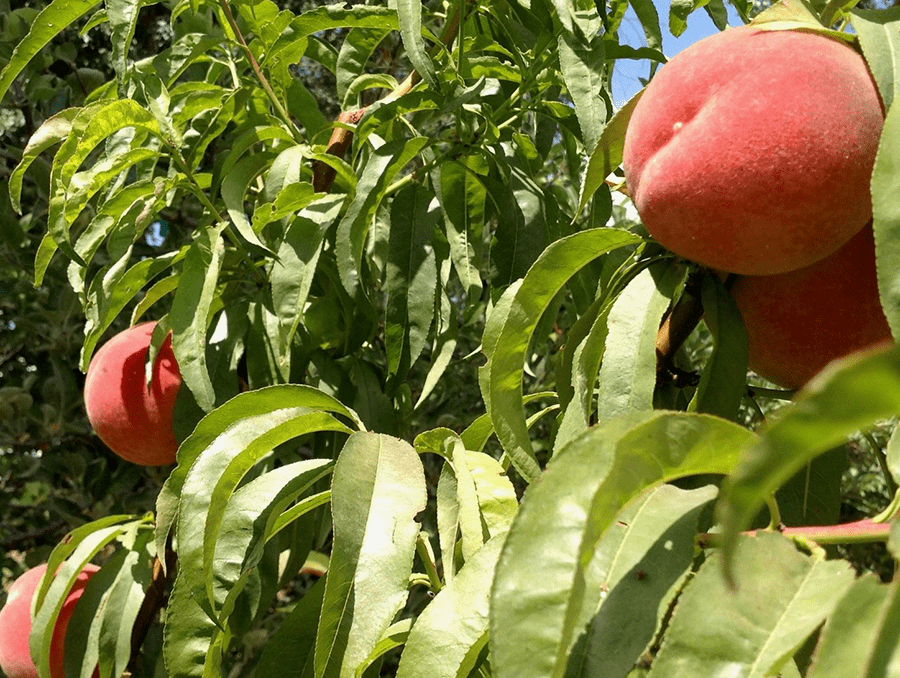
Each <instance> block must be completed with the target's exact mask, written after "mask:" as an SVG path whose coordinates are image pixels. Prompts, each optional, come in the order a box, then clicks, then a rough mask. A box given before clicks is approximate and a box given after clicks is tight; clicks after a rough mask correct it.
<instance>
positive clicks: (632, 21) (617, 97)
mask: <svg viewBox="0 0 900 678" xmlns="http://www.w3.org/2000/svg"><path fill="white" fill-rule="evenodd" d="M654 4H655V5H656V11H657V12H658V13H659V23H660V28H661V29H662V36H663V54H665V55H666V56H667V57H669V58H671V57H673V56H675V55H676V54H678V52H680V51H681V50H683V49H684V48H685V47H688V46H689V45H692V44H693V43H695V42H697V41H698V40H700V39H701V38H705V37H706V36H708V35H712V34H713V33H717V32H718V29H717V28H716V26H715V24H713V22H712V19H710V18H709V15H708V14H707V13H706V12H705V11H704V10H702V9H698V10H697V11H695V12H694V13H693V14H691V15H690V17H688V24H687V30H686V31H685V32H684V33H682V34H681V36H679V37H677V38H676V37H674V36H672V34H671V33H670V32H669V0H654ZM726 6H727V7H728V16H729V24H730V25H732V26H740V25H741V20H740V19H739V18H738V16H737V14H736V13H735V12H734V10H733V9H732V7H731V5H729V4H728V3H726ZM619 39H620V41H621V42H622V43H623V44H628V45H632V46H634V47H641V46H644V45H646V44H647V43H646V40H645V39H644V31H643V29H642V28H641V23H640V22H639V21H638V18H637V16H635V13H634V10H633V9H631V7H629V8H628V11H627V12H626V13H625V18H624V20H623V21H622V26H621V28H620V29H619ZM648 74H649V66H648V62H646V61H632V60H628V59H621V60H619V62H618V63H617V64H616V69H615V72H614V75H613V103H614V104H615V107H616V108H619V107H620V106H621V105H622V104H623V103H625V102H626V101H627V100H628V99H629V98H631V96H632V95H634V94H635V93H636V92H637V91H638V90H639V89H640V88H641V86H642V85H641V82H640V80H639V78H646V77H647V75H648Z"/></svg>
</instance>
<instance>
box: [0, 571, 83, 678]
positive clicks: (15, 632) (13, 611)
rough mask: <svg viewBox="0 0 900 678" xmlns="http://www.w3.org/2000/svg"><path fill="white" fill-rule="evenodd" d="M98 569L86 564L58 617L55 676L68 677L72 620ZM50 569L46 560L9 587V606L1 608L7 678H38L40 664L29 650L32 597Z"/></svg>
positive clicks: (0, 650) (0, 664)
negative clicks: (65, 661) (67, 647)
mask: <svg viewBox="0 0 900 678" xmlns="http://www.w3.org/2000/svg"><path fill="white" fill-rule="evenodd" d="M98 569H99V568H98V567H97V566H96V565H91V564H88V565H86V566H85V567H84V569H83V570H82V571H81V573H80V574H79V575H78V577H77V578H76V579H75V583H74V584H73V585H72V588H71V589H69V594H68V595H67V596H66V600H65V602H64V603H63V606H62V609H61V610H60V612H59V616H58V617H57V618H56V625H55V626H54V627H53V636H52V638H51V641H50V675H51V676H52V677H53V678H64V676H65V672H64V669H63V658H64V654H63V652H64V647H65V644H64V641H65V638H66V630H67V629H68V628H69V620H70V619H71V618H72V613H73V612H74V611H75V605H76V603H77V602H78V600H79V598H81V594H82V593H84V587H85V586H86V585H87V583H88V581H89V580H90V578H91V577H93V576H94V573H95V572H97V570H98ZM46 570H47V565H46V563H45V564H43V565H38V566H37V567H33V568H31V569H30V570H28V571H27V572H25V573H24V574H23V575H22V576H21V577H19V578H18V579H16V581H15V582H14V583H13V585H12V587H10V589H9V595H8V597H7V599H6V605H4V606H3V608H2V609H0V669H3V673H4V674H6V676H7V678H37V675H38V672H37V667H36V666H35V665H34V662H33V661H32V659H31V653H30V651H29V649H28V636H29V635H30V634H31V600H32V598H33V597H34V593H35V591H36V590H37V587H38V584H39V583H40V581H41V578H42V577H43V576H44V572H45V571H46Z"/></svg>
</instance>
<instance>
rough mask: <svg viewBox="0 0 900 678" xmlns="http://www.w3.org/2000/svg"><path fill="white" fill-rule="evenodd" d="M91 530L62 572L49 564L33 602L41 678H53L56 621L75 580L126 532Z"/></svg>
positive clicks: (32, 642) (34, 651)
mask: <svg viewBox="0 0 900 678" xmlns="http://www.w3.org/2000/svg"><path fill="white" fill-rule="evenodd" d="M119 520H121V517H119ZM90 527H91V531H90V533H89V534H86V535H84V537H83V538H82V539H80V540H79V541H78V543H77V546H75V547H74V548H72V549H71V550H70V551H69V555H68V558H67V559H66V560H65V562H63V563H62V564H61V565H60V567H59V570H56V567H55V564H54V563H53V559H51V562H49V563H48V564H47V572H46V573H45V574H44V578H43V579H42V580H41V584H40V586H39V587H38V593H37V594H36V595H35V599H34V600H33V601H32V605H33V610H34V617H33V621H32V626H31V635H30V637H29V647H30V649H31V655H32V656H33V657H37V658H38V662H37V672H38V675H39V676H41V678H50V647H51V642H52V639H53V632H54V629H55V627H56V619H57V617H58V616H59V612H60V610H61V609H62V606H63V603H64V602H65V600H66V597H67V596H68V593H69V590H70V589H71V588H72V585H73V584H74V583H75V579H76V578H77V577H78V575H79V574H80V573H81V570H82V569H83V568H84V566H85V565H86V564H87V563H88V562H89V561H90V560H91V558H93V557H94V556H95V555H96V554H97V553H98V552H99V551H100V549H102V548H103V547H104V546H106V545H107V544H109V543H110V542H111V541H112V540H113V539H115V538H116V537H118V536H119V535H120V534H122V532H124V531H125V527H124V526H123V525H121V524H113V525H109V526H102V523H93V524H90ZM54 555H57V554H56V553H54ZM54 573H55V576H54Z"/></svg>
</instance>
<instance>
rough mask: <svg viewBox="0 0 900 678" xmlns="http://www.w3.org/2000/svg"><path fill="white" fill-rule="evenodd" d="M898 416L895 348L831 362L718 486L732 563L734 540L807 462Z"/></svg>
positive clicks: (899, 367) (899, 352) (899, 354)
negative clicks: (867, 429)
mask: <svg viewBox="0 0 900 678" xmlns="http://www.w3.org/2000/svg"><path fill="white" fill-rule="evenodd" d="M898 413H900V348H897V347H894V348H892V349H891V350H884V349H883V348H882V349H873V350H869V351H866V352H863V353H861V354H858V355H856V356H852V357H850V358H845V359H843V360H840V361H836V362H834V363H832V364H831V365H830V366H829V367H827V368H826V369H825V370H824V371H823V372H821V373H820V374H819V375H818V376H817V377H815V378H814V379H813V380H812V381H811V382H810V383H809V384H807V385H806V387H805V388H804V389H803V390H802V391H801V392H800V393H799V394H798V395H797V397H796V402H795V403H794V405H793V406H792V407H791V408H788V409H785V410H784V413H783V414H782V415H781V416H780V417H779V418H778V419H777V420H776V421H775V422H774V423H773V424H772V426H771V427H770V428H769V429H768V430H767V431H766V432H765V433H764V435H763V436H762V437H761V438H760V439H759V441H758V442H757V443H756V445H754V446H753V447H752V448H751V449H750V450H749V451H748V452H747V453H746V454H744V455H743V456H742V458H741V463H740V464H739V465H738V467H737V468H736V469H735V471H734V473H733V474H732V475H731V476H730V477H729V478H727V479H726V481H725V483H724V484H723V487H722V496H721V501H720V504H719V517H720V520H721V522H722V525H723V528H724V531H723V549H724V550H725V553H726V555H727V556H729V558H727V559H726V561H725V562H726V565H728V564H730V563H731V562H732V560H731V559H730V556H732V555H733V553H734V547H735V545H736V540H737V535H738V532H740V531H741V530H742V529H745V528H746V527H747V526H748V525H749V524H750V521H751V520H753V517H754V516H755V515H756V513H757V512H758V511H759V510H760V508H761V507H762V505H763V504H764V503H765V501H766V499H767V498H768V497H769V496H771V495H772V493H773V492H775V491H776V490H777V489H778V488H779V487H781V486H782V485H783V484H784V483H785V482H787V481H788V479H790V478H791V476H793V475H794V474H795V473H797V472H798V471H800V470H801V469H803V468H804V466H805V465H806V463H807V462H808V461H809V460H811V459H813V458H814V457H816V456H818V455H819V454H821V453H822V452H824V451H826V450H828V449H830V448H832V447H834V446H836V445H839V444H840V443H842V442H844V441H845V440H846V439H847V438H848V437H849V436H850V435H852V434H853V433H855V432H856V431H859V430H860V429H865V428H866V427H868V426H871V425H872V424H874V423H875V422H877V421H879V420H881V419H887V418H889V417H892V416H895V415H896V414H898Z"/></svg>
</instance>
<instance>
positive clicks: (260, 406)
mask: <svg viewBox="0 0 900 678" xmlns="http://www.w3.org/2000/svg"><path fill="white" fill-rule="evenodd" d="M284 408H310V409H318V410H322V411H324V412H331V413H334V414H337V415H340V416H341V417H344V418H346V419H347V420H349V421H350V422H352V423H353V425H354V426H355V427H356V428H357V429H360V428H362V422H361V421H360V420H359V416H358V415H357V414H356V413H355V412H353V411H352V410H350V409H348V408H347V407H345V406H344V405H343V404H341V402H340V401H339V400H337V399H336V398H334V397H333V396H331V395H328V394H327V393H324V392H322V391H320V390H319V389H316V388H313V387H312V386H301V385H297V384H291V385H280V386H269V387H267V388H261V389H257V390H255V391H248V392H246V393H241V394H240V395H238V396H235V397H234V398H232V399H231V400H229V401H228V402H226V403H225V404H224V405H222V406H220V407H218V408H216V409H215V410H213V411H212V412H210V413H209V414H207V415H206V416H205V417H203V419H201V420H200V423H198V424H197V426H196V428H195V429H194V431H193V433H191V435H190V436H189V437H188V438H187V439H186V440H185V441H184V442H183V443H182V444H181V446H180V447H179V449H178V461H179V464H178V466H176V467H175V469H174V470H173V471H172V473H171V474H170V475H169V477H168V479H167V480H166V482H165V484H164V485H163V488H162V490H160V493H159V495H158V497H157V502H156V514H157V515H156V546H157V552H159V553H164V549H165V546H166V542H167V541H168V538H169V531H170V530H171V528H172V525H173V524H174V522H175V520H176V517H177V515H178V510H179V501H180V499H181V493H182V489H183V488H184V483H185V479H186V477H187V475H188V472H189V470H190V469H191V468H192V466H193V464H194V462H195V461H196V460H197V458H198V457H199V456H200V455H201V454H203V453H204V452H205V451H206V450H207V448H209V447H211V446H214V445H220V446H227V445H229V444H230V443H228V437H229V431H230V430H231V428H232V427H234V426H236V425H238V424H239V423H240V422H241V421H242V420H244V419H250V418H254V417H256V418H260V419H264V418H265V415H268V414H271V413H272V412H278V411H280V410H282V409H284ZM238 451H239V450H238Z"/></svg>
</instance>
